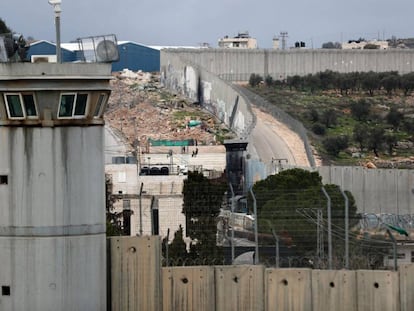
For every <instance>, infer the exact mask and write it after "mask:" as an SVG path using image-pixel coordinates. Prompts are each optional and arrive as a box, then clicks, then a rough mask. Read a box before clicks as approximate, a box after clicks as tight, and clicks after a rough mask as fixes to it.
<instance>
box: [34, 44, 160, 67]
mask: <svg viewBox="0 0 414 311" xmlns="http://www.w3.org/2000/svg"><path fill="white" fill-rule="evenodd" d="M117 47H118V53H119V60H118V61H115V62H113V63H112V71H122V70H123V69H129V70H132V71H139V70H141V71H145V72H158V71H160V49H159V48H153V47H149V46H145V45H142V44H138V43H135V42H132V41H120V42H118V46H117ZM61 52H62V62H79V61H83V60H84V59H83V55H82V50H81V47H80V45H79V44H78V43H62V44H61ZM54 55H56V44H55V43H52V42H49V41H46V40H41V41H36V42H33V43H31V44H30V48H29V50H28V53H27V60H28V61H32V62H36V61H49V62H53V61H56V59H55V58H54V57H53V56H54ZM47 56H49V57H47Z"/></svg>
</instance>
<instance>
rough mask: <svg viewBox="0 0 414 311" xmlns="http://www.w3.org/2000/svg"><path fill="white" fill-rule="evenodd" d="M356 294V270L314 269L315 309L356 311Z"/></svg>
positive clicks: (313, 292) (313, 297) (319, 310)
mask: <svg viewBox="0 0 414 311" xmlns="http://www.w3.org/2000/svg"><path fill="white" fill-rule="evenodd" d="M356 296H357V292H356V273H355V271H347V270H313V271H312V304H313V310H318V311H325V310H326V311H332V310H335V311H356V310H357V299H356Z"/></svg>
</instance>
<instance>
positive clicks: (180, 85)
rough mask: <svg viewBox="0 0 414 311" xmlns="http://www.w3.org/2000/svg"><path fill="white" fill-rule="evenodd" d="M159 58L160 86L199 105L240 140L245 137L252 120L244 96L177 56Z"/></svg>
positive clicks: (229, 85) (253, 119) (253, 118)
mask: <svg viewBox="0 0 414 311" xmlns="http://www.w3.org/2000/svg"><path fill="white" fill-rule="evenodd" d="M161 59H162V60H161V82H162V83H163V85H164V86H166V87H167V88H169V89H170V90H173V91H175V92H177V93H179V94H182V95H185V96H186V97H188V98H190V99H192V100H194V101H195V102H199V103H200V104H202V105H203V107H204V108H206V109H207V110H208V111H210V112H211V113H212V114H214V115H215V116H217V117H218V118H219V119H220V120H221V121H222V122H224V123H225V124H226V125H227V126H229V127H230V128H231V129H232V130H233V131H234V132H235V133H236V134H237V135H238V136H239V137H240V138H246V137H247V136H248V135H249V133H250V131H251V130H252V129H253V127H254V123H255V117H254V115H253V113H252V111H251V109H250V106H249V104H248V100H247V99H246V98H245V96H244V95H242V94H239V93H238V92H237V90H236V89H235V88H234V87H233V86H232V85H231V84H230V83H228V82H226V81H223V80H222V79H220V78H219V77H218V76H217V75H216V74H214V73H211V72H209V71H208V70H206V69H205V68H203V67H202V66H199V65H196V64H195V63H192V62H191V61H188V60H187V59H186V58H184V57H182V55H181V54H180V53H169V52H161Z"/></svg>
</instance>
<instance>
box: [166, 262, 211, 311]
mask: <svg viewBox="0 0 414 311" xmlns="http://www.w3.org/2000/svg"><path fill="white" fill-rule="evenodd" d="M162 280H163V298H164V303H163V306H164V307H163V310H164V311H174V310H177V311H178V310H180V311H192V310H198V311H210V310H211V309H212V306H214V305H215V291H214V285H215V284H214V267H211V266H200V267H174V268H163V269H162Z"/></svg>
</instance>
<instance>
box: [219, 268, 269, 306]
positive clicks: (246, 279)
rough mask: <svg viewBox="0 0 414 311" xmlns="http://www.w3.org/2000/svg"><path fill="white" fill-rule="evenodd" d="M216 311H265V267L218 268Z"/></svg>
mask: <svg viewBox="0 0 414 311" xmlns="http://www.w3.org/2000/svg"><path fill="white" fill-rule="evenodd" d="M215 278H216V311H251V310H255V311H263V310H264V282H263V279H264V267H263V266H252V265H240V266H216V268H215Z"/></svg>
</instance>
